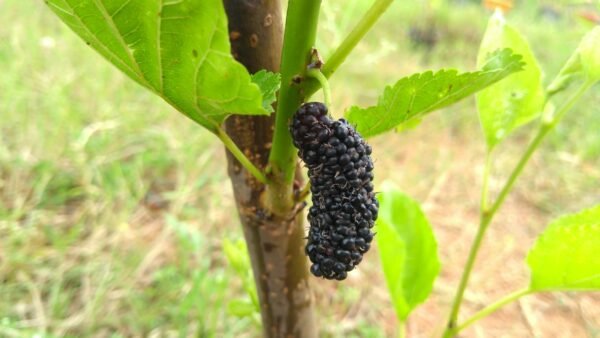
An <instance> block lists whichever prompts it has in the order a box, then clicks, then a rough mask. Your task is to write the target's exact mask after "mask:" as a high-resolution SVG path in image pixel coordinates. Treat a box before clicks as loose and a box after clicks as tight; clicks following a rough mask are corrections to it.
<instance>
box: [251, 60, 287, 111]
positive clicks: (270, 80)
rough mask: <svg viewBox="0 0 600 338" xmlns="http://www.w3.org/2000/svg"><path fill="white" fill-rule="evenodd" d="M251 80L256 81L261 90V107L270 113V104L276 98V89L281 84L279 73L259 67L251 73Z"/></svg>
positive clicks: (271, 108)
mask: <svg viewBox="0 0 600 338" xmlns="http://www.w3.org/2000/svg"><path fill="white" fill-rule="evenodd" d="M252 82H254V83H256V84H257V85H258V87H259V88H260V91H261V92H262V97H263V103H262V104H263V108H264V109H265V110H266V111H268V112H269V113H272V112H273V111H274V110H273V106H272V104H273V102H275V100H277V91H278V90H279V85H281V74H279V73H273V72H269V71H267V70H264V69H261V70H259V71H258V72H256V73H254V74H252Z"/></svg>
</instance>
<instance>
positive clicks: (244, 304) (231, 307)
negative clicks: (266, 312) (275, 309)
mask: <svg viewBox="0 0 600 338" xmlns="http://www.w3.org/2000/svg"><path fill="white" fill-rule="evenodd" d="M257 312H258V311H257V309H256V306H254V304H253V303H252V302H251V301H250V299H233V300H231V301H229V303H227V313H229V314H230V315H232V316H236V317H242V318H243V317H249V316H252V315H254V314H255V313H257Z"/></svg>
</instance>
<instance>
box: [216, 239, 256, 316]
mask: <svg viewBox="0 0 600 338" xmlns="http://www.w3.org/2000/svg"><path fill="white" fill-rule="evenodd" d="M223 252H224V253H225V257H227V261H228V262H229V264H230V265H231V266H232V267H233V269H234V270H235V273H236V275H237V276H238V277H239V278H240V280H241V281H242V286H243V288H244V290H245V291H246V293H247V295H248V298H241V299H234V300H232V301H230V302H229V303H228V304H227V311H228V313H229V314H231V315H234V316H238V317H251V316H254V315H257V314H259V313H260V305H259V302H258V294H257V292H256V286H255V285H254V280H253V278H252V266H251V265H250V257H249V256H248V249H247V248H246V242H244V241H243V240H241V239H239V240H237V241H235V242H233V241H231V240H229V239H227V238H226V239H224V240H223Z"/></svg>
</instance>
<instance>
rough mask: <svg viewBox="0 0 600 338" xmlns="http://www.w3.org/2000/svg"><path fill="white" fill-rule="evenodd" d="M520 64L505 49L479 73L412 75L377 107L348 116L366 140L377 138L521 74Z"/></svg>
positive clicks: (451, 71)
mask: <svg viewBox="0 0 600 338" xmlns="http://www.w3.org/2000/svg"><path fill="white" fill-rule="evenodd" d="M520 60H521V57H520V56H519V55H515V54H513V53H512V52H511V51H510V50H506V49H505V50H498V51H496V52H495V53H493V54H492V55H491V56H490V57H489V58H488V61H487V62H486V63H485V64H484V65H483V66H482V67H481V70H479V71H476V72H468V73H459V72H458V71H457V70H455V69H443V70H440V71H437V72H435V73H434V72H432V71H428V72H425V73H418V74H413V75H411V76H409V77H405V78H402V79H400V80H399V81H398V82H396V84H394V85H393V86H388V87H386V88H385V90H384V92H383V95H382V96H380V97H379V101H378V103H377V105H376V106H372V107H368V108H360V107H357V106H353V107H350V108H349V109H348V110H347V111H346V114H345V115H346V118H347V119H348V120H349V121H350V123H352V124H354V125H356V127H357V129H358V131H359V132H360V133H361V134H362V135H363V136H364V137H371V136H375V135H378V134H381V133H384V132H386V131H389V130H393V129H395V128H397V127H398V126H399V125H401V124H404V123H408V122H409V121H410V120H412V119H414V118H421V117H422V116H423V115H425V114H427V113H430V112H432V111H434V110H438V109H441V108H444V107H447V106H449V105H451V104H453V103H456V102H457V101H460V100H462V99H464V98H465V97H467V96H469V95H472V94H473V93H475V92H477V91H479V90H482V89H483V88H485V87H487V86H489V85H491V84H493V83H495V82H497V81H499V80H501V79H503V78H505V77H506V76H508V75H510V74H512V73H514V72H517V71H519V70H521V68H522V63H521V61H520ZM403 129H405V128H403Z"/></svg>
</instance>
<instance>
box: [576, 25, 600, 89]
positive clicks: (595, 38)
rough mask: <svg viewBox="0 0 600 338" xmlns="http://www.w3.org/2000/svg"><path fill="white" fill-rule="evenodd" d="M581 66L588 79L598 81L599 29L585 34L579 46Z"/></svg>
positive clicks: (599, 69)
mask: <svg viewBox="0 0 600 338" xmlns="http://www.w3.org/2000/svg"><path fill="white" fill-rule="evenodd" d="M578 50H579V53H580V54H581V64H582V65H583V69H584V71H585V73H586V74H587V76H588V78H589V79H590V80H591V81H593V82H596V81H600V27H599V26H596V27H594V29H592V30H591V31H590V32H589V33H587V34H586V35H585V36H584V37H583V40H582V41H581V44H580V45H579V48H578Z"/></svg>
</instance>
